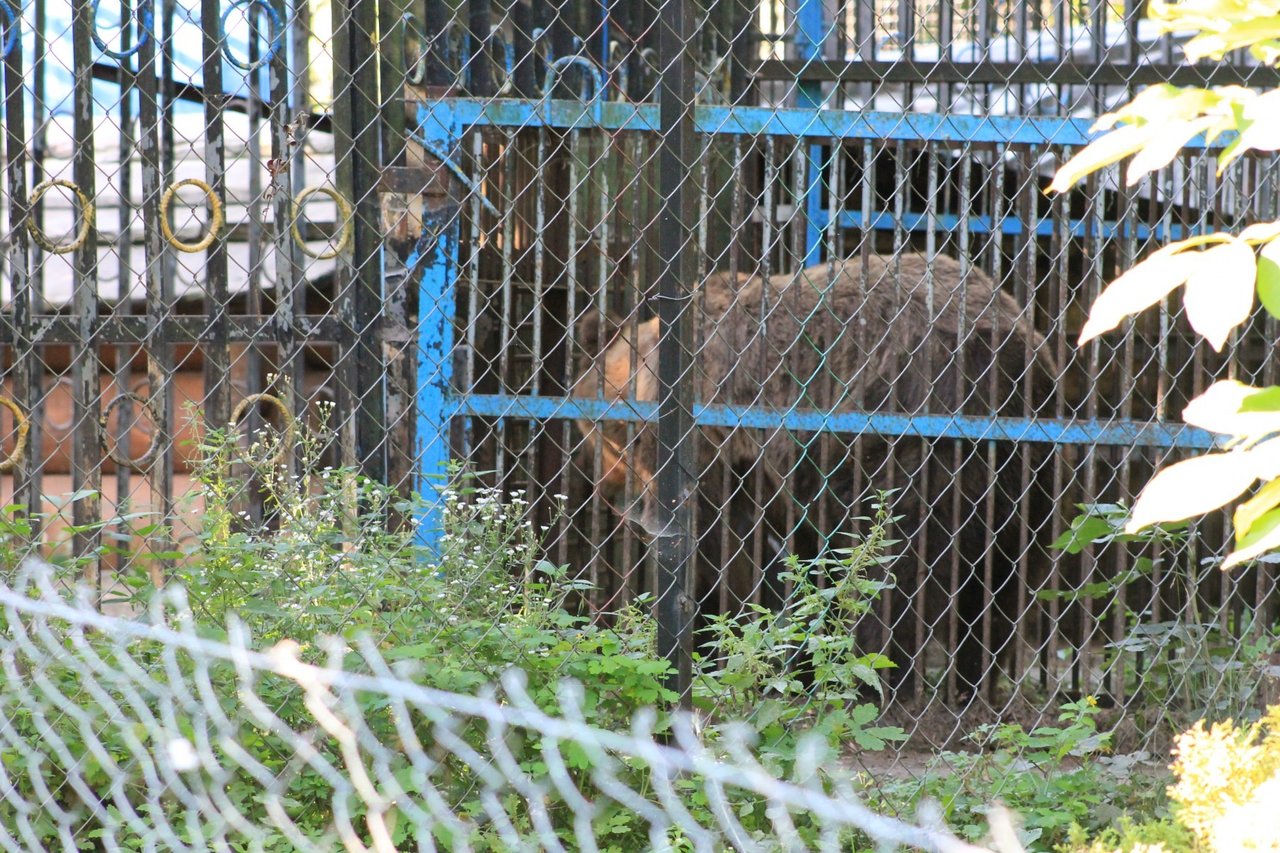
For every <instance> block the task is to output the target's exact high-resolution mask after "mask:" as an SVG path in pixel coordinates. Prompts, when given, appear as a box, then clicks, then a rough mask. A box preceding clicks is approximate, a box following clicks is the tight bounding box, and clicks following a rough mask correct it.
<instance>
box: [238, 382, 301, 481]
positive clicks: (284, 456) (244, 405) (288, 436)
mask: <svg viewBox="0 0 1280 853" xmlns="http://www.w3.org/2000/svg"><path fill="white" fill-rule="evenodd" d="M257 403H270V404H271V405H273V406H275V408H276V411H278V412H280V417H281V419H282V420H283V421H284V429H283V430H282V431H281V432H280V449H279V450H278V451H277V452H276V454H275V455H274V456H272V457H271V459H270V460H268V461H270V462H273V463H275V464H277V465H283V464H284V463H285V462H287V461H288V459H289V449H290V448H291V447H292V446H293V444H294V443H295V441H296V440H297V436H298V425H297V422H296V421H295V420H294V418H293V415H292V414H290V412H289V407H288V406H286V405H285V404H284V401H283V400H281V399H280V398H279V397H277V396H275V395H274V394H250V395H249V396H248V397H245V398H244V399H243V400H241V401H240V402H239V403H236V407H235V408H234V409H232V410H231V420H230V421H229V422H228V426H229V427H231V429H235V428H236V426H237V425H238V424H239V423H240V419H241V418H243V417H244V416H245V414H246V413H248V411H249V407H250V406H252V405H255V404H257Z"/></svg>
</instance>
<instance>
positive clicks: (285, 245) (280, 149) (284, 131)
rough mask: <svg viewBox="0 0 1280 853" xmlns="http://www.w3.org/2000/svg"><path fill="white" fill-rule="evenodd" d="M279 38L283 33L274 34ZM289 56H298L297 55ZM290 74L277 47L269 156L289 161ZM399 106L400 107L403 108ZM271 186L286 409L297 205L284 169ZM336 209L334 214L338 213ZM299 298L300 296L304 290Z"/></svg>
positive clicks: (298, 271)
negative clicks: (294, 224) (293, 227)
mask: <svg viewBox="0 0 1280 853" xmlns="http://www.w3.org/2000/svg"><path fill="white" fill-rule="evenodd" d="M272 5H273V7H274V8H275V11H276V14H278V15H279V16H280V20H282V21H287V20H289V10H288V7H287V5H286V3H285V0H272ZM278 37H279V38H280V39H281V43H282V44H283V40H284V35H283V34H279V36H278ZM294 61H297V60H296V59H295V60H294ZM291 78H292V74H291V73H290V68H289V52H288V51H287V50H278V51H276V54H275V56H273V57H272V58H271V62H270V64H269V80H270V89H269V93H268V96H267V97H268V99H269V103H268V107H269V117H270V122H271V156H272V158H273V159H274V160H275V161H276V162H277V163H286V164H287V163H289V162H290V160H291V153H292V150H291V149H292V144H293V143H292V141H291V139H290V130H289V123H290V116H289V89H290V82H291ZM403 112H404V111H403V110H401V113H402V114H403ZM272 181H273V182H275V183H276V185H275V186H274V192H275V196H274V198H273V200H274V202H275V205H274V206H275V211H274V216H273V219H274V221H275V223H276V226H275V229H274V235H275V244H276V245H275V291H276V292H275V300H274V303H275V317H274V318H273V323H272V326H273V331H274V333H275V339H276V358H277V369H278V370H279V371H280V378H279V379H277V382H279V384H280V389H279V390H280V392H281V395H282V396H281V399H282V400H283V401H284V404H285V407H286V408H287V409H289V411H290V412H296V411H297V407H298V405H299V404H298V399H299V398H300V397H301V396H302V392H304V388H303V383H304V379H305V377H304V376H303V375H302V374H303V371H304V370H305V369H306V368H305V366H304V364H303V360H302V347H301V346H300V345H299V343H298V340H297V330H296V329H295V325H296V319H295V318H296V315H297V313H298V304H297V303H298V300H299V298H300V297H299V293H298V283H299V282H300V281H302V275H303V274H302V252H301V250H300V248H299V247H298V245H297V243H296V242H295V241H294V240H293V237H292V234H291V233H290V232H291V228H290V227H288V226H290V225H292V223H293V219H292V217H294V216H297V217H301V216H302V211H299V210H291V208H292V207H293V204H292V194H291V193H290V192H289V190H290V182H289V177H288V172H285V174H284V175H281V176H278V177H277V176H272ZM341 215H342V214H341V211H337V212H336V215H335V219H336V218H337V217H339V216H341ZM344 225H345V223H343V222H340V221H335V222H334V228H335V231H334V233H335V234H340V233H342V229H343V227H344ZM301 298H304V299H305V295H303V296H302V297H301ZM292 450H293V449H292V448H286V458H292V457H293V453H292Z"/></svg>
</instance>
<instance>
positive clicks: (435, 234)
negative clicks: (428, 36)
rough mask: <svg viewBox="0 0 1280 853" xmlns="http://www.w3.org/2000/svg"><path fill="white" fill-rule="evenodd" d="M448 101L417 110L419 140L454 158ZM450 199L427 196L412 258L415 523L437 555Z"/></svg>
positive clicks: (448, 329)
mask: <svg viewBox="0 0 1280 853" xmlns="http://www.w3.org/2000/svg"><path fill="white" fill-rule="evenodd" d="M450 106H451V105H450V101H449V100H448V99H447V98H441V99H438V100H433V101H431V102H430V103H429V104H428V105H426V106H423V107H421V108H419V110H418V129H417V133H418V136H419V138H420V139H421V140H422V142H423V143H424V147H425V148H426V149H427V150H431V149H434V150H436V151H440V152H443V153H445V154H449V155H452V154H453V152H454V150H455V148H456V147H457V144H458V133H457V129H456V128H455V126H454V120H453V115H452V111H451V109H450ZM459 210H460V208H459V206H458V205H457V204H456V203H455V202H454V199H453V198H452V197H449V198H440V197H436V198H426V199H423V206H422V237H421V238H420V239H419V240H418V245H417V246H416V247H414V250H413V253H412V254H411V255H410V256H409V260H408V267H409V269H410V271H411V274H412V273H417V274H419V279H418V377H417V379H418V381H417V389H418V390H417V435H416V442H415V446H414V451H415V453H414V455H415V456H416V458H417V460H418V494H419V495H420V496H421V498H422V500H423V504H422V508H421V509H420V510H419V515H418V519H417V525H418V526H417V531H418V532H417V541H418V544H419V545H421V546H423V547H424V548H426V549H427V550H428V551H430V552H431V553H439V540H440V532H441V526H440V523H441V510H442V509H443V503H444V501H443V498H442V489H443V487H444V486H447V485H448V483H446V482H444V480H443V478H444V476H445V475H446V471H447V466H448V464H449V446H450V443H449V423H450V416H449V412H448V406H449V405H450V401H451V396H452V386H453V320H454V315H455V313H456V311H455V308H456V296H455V286H456V283H457V278H458V212H459Z"/></svg>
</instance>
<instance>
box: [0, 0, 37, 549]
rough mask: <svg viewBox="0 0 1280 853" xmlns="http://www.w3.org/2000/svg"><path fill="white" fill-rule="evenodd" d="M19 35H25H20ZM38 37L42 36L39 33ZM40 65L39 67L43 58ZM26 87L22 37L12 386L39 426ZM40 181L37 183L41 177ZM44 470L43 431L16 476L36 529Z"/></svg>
mask: <svg viewBox="0 0 1280 853" xmlns="http://www.w3.org/2000/svg"><path fill="white" fill-rule="evenodd" d="M41 5H42V4H41ZM38 7H39V6H38ZM41 17H42V16H41ZM38 20H39V18H38ZM41 23H43V21H41ZM14 26H18V24H17V23H16V22H15V23H14ZM8 35H9V33H8V27H3V28H2V29H0V38H7V37H8ZM20 35H21V33H19V36H20ZM36 38H37V39H39V38H40V36H39V31H38V29H37V36H36ZM37 56H39V54H37ZM37 67H39V64H38V60H37ZM23 83H24V76H23V72H22V39H21V38H20V37H19V38H17V39H15V40H14V45H13V49H12V50H10V51H9V54H8V55H7V56H6V57H5V58H4V129H5V159H6V161H7V164H6V165H7V167H8V168H7V171H8V179H9V224H10V229H11V236H10V240H11V241H12V244H11V248H10V252H9V261H10V265H9V275H10V280H9V283H10V288H11V290H10V292H11V293H12V294H13V317H12V322H13V329H14V335H13V344H14V365H15V368H16V370H15V372H14V377H13V386H12V387H13V399H14V401H15V402H16V403H17V404H18V406H19V408H21V409H22V410H23V411H24V412H25V413H26V414H27V415H28V418H29V420H30V421H31V422H32V424H33V426H34V425H35V424H36V423H38V422H39V418H37V417H36V416H35V415H36V410H37V408H38V406H39V405H40V397H39V386H40V376H39V372H38V371H39V368H38V366H37V362H38V361H39V360H38V359H37V358H36V357H35V341H34V332H35V329H34V328H33V326H34V324H33V321H32V316H31V315H32V311H33V309H34V307H35V305H36V304H37V302H36V300H37V294H35V293H33V287H34V286H33V282H32V279H31V269H30V266H29V260H30V249H31V244H30V242H29V237H28V232H27V228H26V221H27V217H28V216H33V215H35V212H34V211H32V210H31V209H30V208H29V207H28V203H29V199H28V190H27V149H26V130H25V126H24V125H25V120H26V114H25V113H26V111H25V109H24V107H25V104H24V103H23V102H24V100H25V98H24V96H25V90H24V88H23ZM37 91H42V90H37ZM39 114H40V110H39V109H37V113H36V121H37V122H38V121H39V120H40V115H39ZM37 134H38V135H37V141H39V139H40V136H41V135H40V134H39V131H37ZM36 151H37V155H36V156H37V157H39V156H40V154H39V153H38V152H39V151H40V147H39V146H38V145H37V148H36ZM38 168H39V166H38V164H37V169H38ZM36 180H37V181H38V180H39V177H37V178H36ZM38 257H39V256H38V255H37V258H38ZM15 426H16V424H15ZM33 432H34V430H33ZM39 469H40V436H39V433H35V435H34V436H33V437H32V440H31V441H30V443H28V445H27V452H26V454H25V455H24V456H23V458H22V459H20V460H19V467H18V468H17V469H16V470H15V472H14V490H13V498H14V500H13V502H14V503H16V504H18V505H20V506H23V507H25V509H26V513H27V517H28V518H29V519H30V521H31V524H32V525H33V526H36V525H38V524H39V513H40V510H41V508H42V501H41V497H40V479H39ZM32 538H33V539H34V540H36V541H38V540H39V532H38V528H37V529H34V530H33V531H32Z"/></svg>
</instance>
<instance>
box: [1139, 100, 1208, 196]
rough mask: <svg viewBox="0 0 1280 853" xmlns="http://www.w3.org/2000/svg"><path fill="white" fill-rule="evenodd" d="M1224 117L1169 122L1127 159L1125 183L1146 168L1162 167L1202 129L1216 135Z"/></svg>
mask: <svg viewBox="0 0 1280 853" xmlns="http://www.w3.org/2000/svg"><path fill="white" fill-rule="evenodd" d="M1223 123H1224V120H1223V118H1222V117H1221V116H1213V115H1211V116H1201V117H1199V118H1196V119H1193V120H1191V121H1181V122H1171V123H1169V124H1168V125H1166V130H1165V131H1164V132H1163V133H1160V134H1158V135H1157V136H1156V137H1155V138H1154V139H1152V140H1151V141H1150V142H1149V143H1147V145H1146V147H1144V148H1143V149H1142V150H1141V151H1139V152H1138V153H1137V154H1136V155H1134V158H1133V159H1132V160H1130V161H1129V168H1128V169H1127V170H1126V171H1125V183H1127V184H1128V185H1129V186H1133V185H1134V184H1136V183H1138V181H1140V180H1142V178H1143V176H1145V175H1146V174H1147V173H1148V172H1154V171H1155V170H1156V169H1163V168H1164V167H1165V166H1168V165H1169V163H1171V162H1172V161H1173V158H1174V157H1176V156H1178V152H1179V151H1181V150H1182V149H1183V147H1184V146H1185V145H1186V144H1187V143H1188V142H1190V141H1191V140H1192V139H1195V138H1196V137H1197V136H1199V135H1200V134H1202V133H1209V134H1211V135H1217V134H1218V133H1221V131H1222V127H1221V126H1222V125H1223Z"/></svg>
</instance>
